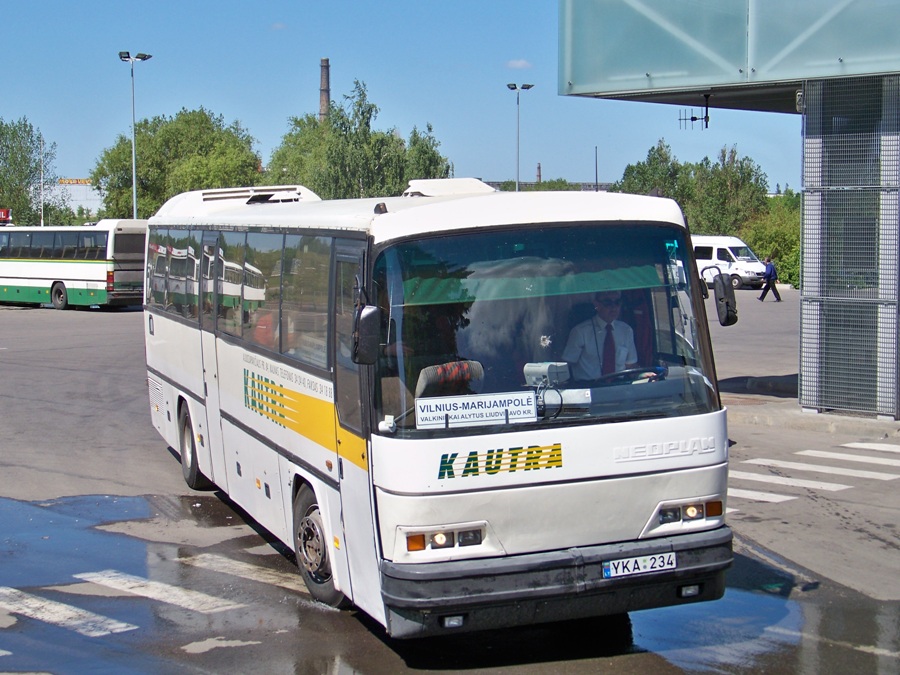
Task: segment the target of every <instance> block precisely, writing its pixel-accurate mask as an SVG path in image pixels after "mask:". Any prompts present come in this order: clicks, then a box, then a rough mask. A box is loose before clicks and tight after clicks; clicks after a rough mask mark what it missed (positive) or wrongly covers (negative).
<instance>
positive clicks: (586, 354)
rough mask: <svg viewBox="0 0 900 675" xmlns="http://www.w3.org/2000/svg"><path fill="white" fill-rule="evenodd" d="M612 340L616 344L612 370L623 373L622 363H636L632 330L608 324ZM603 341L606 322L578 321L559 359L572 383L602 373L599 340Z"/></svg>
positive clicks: (625, 326)
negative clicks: (563, 363)
mask: <svg viewBox="0 0 900 675" xmlns="http://www.w3.org/2000/svg"><path fill="white" fill-rule="evenodd" d="M612 326H613V340H615V343H616V367H615V370H616V371H620V370H625V364H632V363H637V360H638V357H637V349H636V348H635V346H634V331H633V330H632V329H631V326H629V325H628V324H627V323H625V322H624V321H619V320H615V321H613V322H612ZM605 339H606V322H605V321H604V320H603V319H601V318H600V317H598V316H594V317H593V318H591V319H588V320H587V321H582V322H581V323H580V324H578V325H577V326H575V328H573V329H572V332H571V333H569V341H568V342H567V343H566V348H565V349H564V350H563V353H562V358H563V361H566V362H567V363H568V364H569V369H570V370H571V371H572V378H573V379H575V380H596V379H597V378H599V377H600V376H601V375H602V373H603V341H604V340H605Z"/></svg>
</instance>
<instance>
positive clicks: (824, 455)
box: [795, 450, 900, 466]
mask: <svg viewBox="0 0 900 675" xmlns="http://www.w3.org/2000/svg"><path fill="white" fill-rule="evenodd" d="M795 454H797V455H803V456H805V457H819V458H821V459H840V460H842V461H845V462H859V463H861V464H878V465H879V466H900V459H890V458H889V457H862V456H860V455H851V454H849V453H846V452H825V451H824V450H801V451H800V452H798V453H795Z"/></svg>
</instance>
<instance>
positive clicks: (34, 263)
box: [0, 220, 147, 309]
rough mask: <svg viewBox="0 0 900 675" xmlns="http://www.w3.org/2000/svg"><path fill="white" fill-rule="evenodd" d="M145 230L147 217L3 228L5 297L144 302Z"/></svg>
mask: <svg viewBox="0 0 900 675" xmlns="http://www.w3.org/2000/svg"><path fill="white" fill-rule="evenodd" d="M146 233H147V221H146V220H101V221H99V222H97V223H95V224H87V225H83V226H71V227H3V228H0V303H14V304H25V305H43V304H47V303H51V304H52V305H53V306H54V307H55V308H56V309H66V308H67V307H69V306H76V305H81V306H91V305H100V306H125V305H140V304H142V302H143V297H144V294H143V291H142V288H143V283H144V269H143V264H144V241H145V239H146Z"/></svg>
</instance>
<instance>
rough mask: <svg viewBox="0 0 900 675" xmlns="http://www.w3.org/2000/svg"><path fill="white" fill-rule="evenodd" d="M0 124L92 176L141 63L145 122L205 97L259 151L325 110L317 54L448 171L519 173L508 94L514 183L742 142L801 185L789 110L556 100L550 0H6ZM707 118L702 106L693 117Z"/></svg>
mask: <svg viewBox="0 0 900 675" xmlns="http://www.w3.org/2000/svg"><path fill="white" fill-rule="evenodd" d="M0 7H2V10H3V11H2V16H3V21H2V24H3V46H2V51H0V63H2V70H0V72H2V73H3V80H2V92H3V94H2V103H0V118H3V119H4V120H6V121H13V120H18V119H20V118H21V117H26V118H27V119H28V120H29V121H30V122H31V123H32V124H33V125H34V126H35V127H36V128H37V129H39V130H40V131H41V132H42V133H43V134H44V138H45V139H46V140H47V141H49V142H54V143H56V146H57V156H56V162H55V166H54V168H55V170H56V173H57V175H59V176H60V177H66V178H83V177H87V176H88V174H89V173H90V171H91V169H92V168H93V167H94V165H95V164H96V161H97V158H98V157H99V156H100V153H101V152H102V151H103V150H104V149H105V148H107V147H109V146H111V145H113V143H114V142H115V139H116V137H117V136H118V135H120V134H124V135H126V136H127V137H129V138H130V135H131V83H130V71H129V66H128V64H127V63H123V62H121V61H120V60H119V58H118V52H119V51H125V50H127V51H130V52H131V53H132V54H136V53H138V52H145V53H149V54H152V55H153V58H152V59H151V60H150V61H147V62H143V63H137V64H135V96H136V110H137V117H138V119H143V118H148V117H152V116H155V115H167V116H173V115H175V114H176V113H177V112H178V111H179V110H180V109H182V108H187V109H196V108H198V107H200V106H203V107H205V108H206V109H208V110H210V111H212V112H213V113H215V114H221V115H222V116H223V117H224V118H225V120H226V121H227V122H229V123H230V122H233V121H239V122H240V123H241V124H242V125H243V127H244V128H245V129H247V130H248V131H249V132H250V133H251V135H252V136H253V137H254V138H256V139H257V144H256V149H257V151H258V152H259V153H260V155H261V157H262V159H263V162H267V161H268V160H269V157H270V156H271V153H272V151H273V149H274V148H275V147H277V145H278V144H279V142H280V140H281V137H282V136H283V135H284V134H285V133H286V132H287V130H288V128H289V127H288V119H289V118H290V117H291V116H301V115H304V114H306V113H317V112H318V106H319V63H320V59H322V58H328V59H329V60H330V63H331V97H332V100H335V101H337V102H343V97H344V96H345V95H348V94H350V93H351V92H352V90H353V81H354V80H360V81H362V82H364V83H365V85H366V87H367V90H368V95H369V99H370V101H371V102H373V103H375V104H376V105H377V106H378V107H379V109H380V112H379V115H378V118H377V119H376V122H375V125H376V127H377V128H379V129H383V130H386V129H391V128H395V129H396V130H397V131H398V132H399V133H400V134H401V135H402V136H403V137H404V138H406V137H408V136H409V133H410V131H411V130H412V128H413V127H414V126H418V127H419V128H420V129H423V128H424V127H425V125H426V124H428V123H430V124H432V126H433V128H434V134H435V136H436V137H437V139H438V140H439V141H440V143H441V147H440V150H441V152H442V153H443V154H444V155H445V156H447V157H448V158H449V159H450V160H451V161H452V162H453V164H454V167H455V174H456V175H457V176H460V177H461V176H475V177H479V178H483V179H485V180H492V181H493V180H513V179H515V174H516V95H515V93H514V92H511V91H509V90H508V89H507V87H506V84H507V83H508V82H516V83H520V84H521V83H526V82H527V83H531V84H534V85H535V86H534V88H533V89H531V90H530V91H526V92H522V94H521V105H520V110H519V112H520V115H521V136H520V177H521V180H522V181H531V180H534V179H535V175H536V171H537V165H538V163H540V164H541V170H542V175H543V178H544V179H545V180H547V179H552V178H565V179H567V180H570V181H585V182H589V181H593V179H594V148H595V147H596V148H597V155H598V158H599V161H598V165H599V176H600V180H601V181H602V182H611V181H614V180H618V179H619V178H621V177H622V172H623V171H624V169H625V167H626V166H627V165H628V164H631V163H635V162H638V161H641V160H643V159H644V158H645V157H646V155H647V151H648V150H649V149H650V148H651V147H652V146H653V145H655V144H656V142H657V140H658V139H659V138H664V139H665V140H666V142H667V143H669V145H670V146H671V147H672V150H673V152H674V154H675V156H676V157H677V158H678V159H679V160H681V161H686V162H687V161H690V162H694V161H699V160H700V159H702V158H703V157H704V156H709V157H710V158H715V157H716V156H717V155H718V152H719V150H720V149H721V148H722V147H724V146H729V147H730V146H732V145H736V146H737V149H738V153H739V154H740V155H741V156H744V155H746V156H749V157H751V158H752V159H753V160H754V161H756V162H757V163H758V164H759V165H760V166H761V167H762V169H763V171H765V172H766V174H767V175H768V179H769V187H770V189H771V190H774V189H775V186H776V184H779V185H780V186H781V187H782V188H783V187H784V186H785V185H786V184H787V185H790V186H791V187H792V188H794V189H796V190H799V189H800V187H801V184H800V165H801V121H800V117H799V116H797V115H777V114H767V113H749V112H739V111H716V110H713V111H711V122H710V128H709V129H705V130H704V129H701V128H700V127H699V125H696V126H695V127H694V129H693V130H682V129H679V123H678V117H679V114H680V113H681V112H682V110H681V109H680V108H678V107H675V106H668V105H655V104H647V103H633V102H619V101H599V100H593V99H581V98H575V97H565V96H559V95H558V94H557V61H558V57H557V43H558V36H557V23H558V20H557V3H556V2H554V1H552V0H530V1H529V0H525V1H522V0H517V1H509V0H489V1H485V0H453V1H452V2H432V1H431V0H419V1H412V0H391V1H387V0H368V1H363V0H358V1H356V2H352V1H349V0H320V1H319V2H307V1H305V0H294V1H288V0H258V1H255V2H254V1H249V0H247V1H239V0H218V1H216V2H212V1H208V0H182V1H181V2H173V1H171V0H157V1H156V2H131V1H129V0H118V1H117V2H113V1H107V0H81V1H80V2H63V1H62V0H59V1H57V0H43V1H39V2H38V1H34V2H21V1H19V0H0ZM696 112H698V113H699V108H698V110H697V111H696Z"/></svg>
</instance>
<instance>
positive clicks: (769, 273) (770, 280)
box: [757, 256, 781, 302]
mask: <svg viewBox="0 0 900 675" xmlns="http://www.w3.org/2000/svg"><path fill="white" fill-rule="evenodd" d="M763 279H764V280H765V282H766V285H765V286H763V291H762V294H761V295H760V296H759V297H758V298H757V300H759V301H760V302H762V301H763V300H765V299H766V294H767V293H768V292H769V291H770V290H771V291H772V295H774V296H775V302H781V295H780V294H779V293H778V286H777V284H776V283H775V282H777V281H778V270H777V269H775V263H773V262H772V259H771V258H769V257H768V256H766V273H765V274H763Z"/></svg>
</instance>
